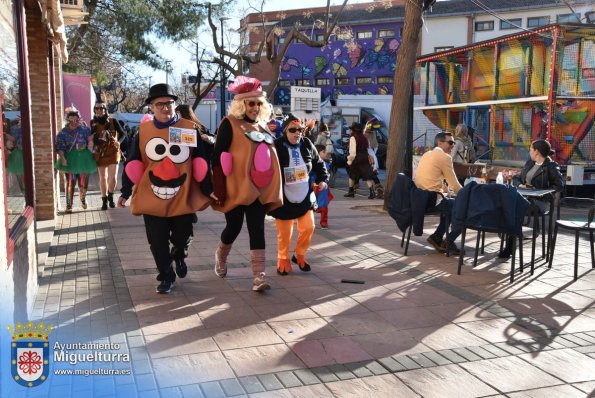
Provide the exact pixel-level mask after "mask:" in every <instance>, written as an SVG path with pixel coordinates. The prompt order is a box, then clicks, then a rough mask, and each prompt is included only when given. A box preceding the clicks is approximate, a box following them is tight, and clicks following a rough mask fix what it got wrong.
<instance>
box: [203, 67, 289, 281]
mask: <svg viewBox="0 0 595 398" xmlns="http://www.w3.org/2000/svg"><path fill="white" fill-rule="evenodd" d="M228 90H229V91H230V92H231V93H233V94H235V96H234V98H233V101H232V102H231V106H230V108H229V112H228V116H227V117H225V118H224V119H223V120H222V121H221V123H220V124H219V127H218V128H217V140H216V141H215V150H214V152H213V157H212V159H211V161H212V165H213V187H214V190H215V196H216V198H217V200H216V202H215V204H214V205H213V208H214V209H215V210H217V211H220V212H222V213H224V214H225V221H226V225H225V229H224V230H223V232H222V233H221V240H220V242H219V244H218V245H217V250H216V251H215V273H216V274H217V275H218V276H219V277H221V278H223V277H225V276H226V275H227V257H228V255H229V252H230V251H231V247H232V245H233V242H234V241H235V240H236V238H237V237H238V235H239V233H240V231H241V230H242V224H243V222H244V217H246V224H247V226H248V234H249V236H250V256H251V262H252V274H253V278H254V279H253V283H252V290H254V291H257V292H263V291H265V290H267V289H269V288H270V284H269V282H268V280H267V278H266V273H265V260H266V259H265V247H266V242H265V237H264V219H265V216H266V213H267V212H268V211H271V210H274V209H276V208H278V207H280V206H281V205H282V203H283V199H282V196H281V174H280V171H279V161H278V159H277V152H276V151H275V147H274V146H273V137H271V135H270V134H269V133H268V132H267V131H266V130H265V129H264V127H263V126H262V123H265V122H266V120H268V119H267V118H268V117H269V115H270V114H271V110H270V108H269V105H268V103H267V101H266V99H265V93H264V92H263V91H262V86H261V84H260V81H259V80H258V79H254V78H250V77H246V76H238V77H236V79H235V81H234V82H233V83H232V84H230V85H229V88H228Z"/></svg>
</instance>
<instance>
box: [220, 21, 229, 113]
mask: <svg viewBox="0 0 595 398" xmlns="http://www.w3.org/2000/svg"><path fill="white" fill-rule="evenodd" d="M226 19H227V18H220V19H219V21H220V22H221V51H222V53H221V54H219V59H220V60H221V65H220V67H221V86H220V87H219V89H220V90H221V92H220V95H221V119H223V118H224V117H225V84H226V81H225V69H224V68H223V61H224V58H223V49H224V48H225V45H224V44H223V37H224V34H223V21H225V20H226Z"/></svg>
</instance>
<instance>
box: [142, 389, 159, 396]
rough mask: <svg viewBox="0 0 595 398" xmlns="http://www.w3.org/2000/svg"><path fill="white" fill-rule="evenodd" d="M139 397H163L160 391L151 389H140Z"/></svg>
mask: <svg viewBox="0 0 595 398" xmlns="http://www.w3.org/2000/svg"><path fill="white" fill-rule="evenodd" d="M138 398H161V397H160V395H159V391H157V390H149V391H139V392H138Z"/></svg>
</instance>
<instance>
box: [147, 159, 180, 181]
mask: <svg viewBox="0 0 595 398" xmlns="http://www.w3.org/2000/svg"><path fill="white" fill-rule="evenodd" d="M153 175H155V176H156V177H159V178H161V179H162V180H163V181H168V180H173V179H175V178H178V177H179V176H180V171H179V170H178V168H177V167H176V165H175V164H174V162H172V161H171V159H170V158H168V157H167V156H166V157H165V158H163V160H162V161H161V163H159V164H158V165H157V166H156V167H155V168H154V169H153Z"/></svg>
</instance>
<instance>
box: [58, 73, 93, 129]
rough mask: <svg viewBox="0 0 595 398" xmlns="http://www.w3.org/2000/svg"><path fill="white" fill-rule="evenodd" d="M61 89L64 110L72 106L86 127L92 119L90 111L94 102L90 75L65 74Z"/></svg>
mask: <svg viewBox="0 0 595 398" xmlns="http://www.w3.org/2000/svg"><path fill="white" fill-rule="evenodd" d="M62 88H63V91H64V109H66V108H69V107H72V106H74V107H75V108H76V109H78V111H79V112H80V114H81V118H82V120H84V121H85V122H86V123H87V125H88V124H89V123H90V121H91V118H92V117H93V113H92V112H91V109H92V106H93V104H94V102H95V92H94V91H93V85H92V84H91V75H73V74H68V73H65V74H64V76H63V78H62Z"/></svg>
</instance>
